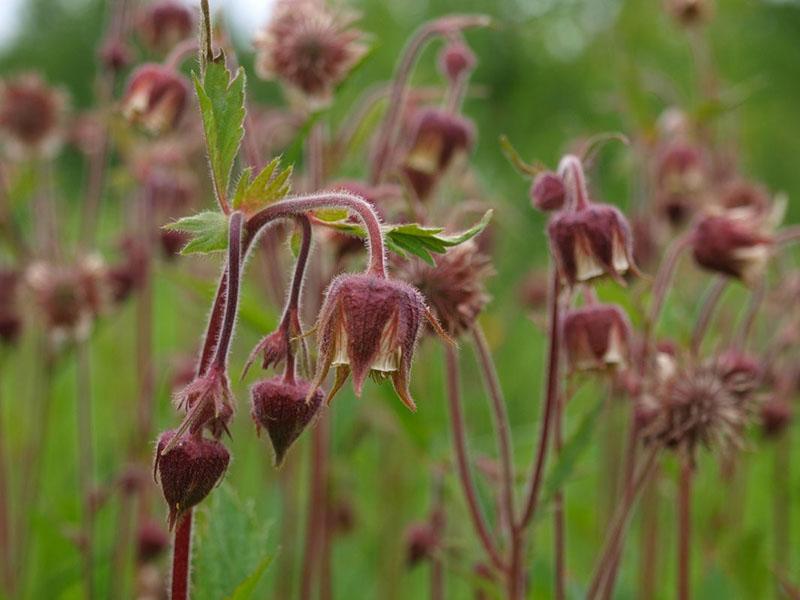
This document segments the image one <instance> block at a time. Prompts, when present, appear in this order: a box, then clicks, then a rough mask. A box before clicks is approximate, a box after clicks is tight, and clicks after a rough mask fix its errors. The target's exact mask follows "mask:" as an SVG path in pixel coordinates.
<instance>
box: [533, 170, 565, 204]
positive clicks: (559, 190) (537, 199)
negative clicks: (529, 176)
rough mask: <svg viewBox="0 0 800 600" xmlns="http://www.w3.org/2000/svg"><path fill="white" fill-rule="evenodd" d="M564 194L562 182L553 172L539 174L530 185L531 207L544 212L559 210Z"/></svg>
mask: <svg viewBox="0 0 800 600" xmlns="http://www.w3.org/2000/svg"><path fill="white" fill-rule="evenodd" d="M565 194H566V191H565V190H564V182H563V180H562V179H561V177H559V176H558V173H554V172H553V171H544V172H542V173H539V174H538V175H536V177H535V178H534V179H533V182H532V183H531V189H530V198H531V205H533V207H534V208H536V209H538V210H541V211H544V212H550V211H553V210H560V209H561V207H562V206H564V196H565Z"/></svg>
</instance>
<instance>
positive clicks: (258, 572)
mask: <svg viewBox="0 0 800 600" xmlns="http://www.w3.org/2000/svg"><path fill="white" fill-rule="evenodd" d="M271 562H272V556H267V557H265V558H264V560H262V561H261V562H260V563H258V566H257V567H256V568H255V570H254V571H253V572H252V573H250V575H248V576H247V578H246V579H245V580H244V581H242V583H240V584H239V585H238V586H236V589H235V590H234V591H233V594H231V595H230V596H229V597H228V600H249V598H252V597H253V593H254V592H255V590H256V585H258V582H259V581H260V580H261V576H262V575H263V574H264V571H266V570H267V567H269V564H270V563H271Z"/></svg>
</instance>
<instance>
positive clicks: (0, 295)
mask: <svg viewBox="0 0 800 600" xmlns="http://www.w3.org/2000/svg"><path fill="white" fill-rule="evenodd" d="M19 283H20V276H19V271H17V270H15V269H9V268H0V343H2V344H9V345H10V344H14V343H15V342H16V341H17V339H18V338H19V334H20V331H21V330H22V315H21V313H20V311H19V306H18V304H17V292H18V288H19Z"/></svg>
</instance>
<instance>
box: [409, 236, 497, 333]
mask: <svg viewBox="0 0 800 600" xmlns="http://www.w3.org/2000/svg"><path fill="white" fill-rule="evenodd" d="M434 262H435V264H434V265H433V266H431V265H429V264H427V263H423V262H422V261H420V260H413V259H412V260H407V261H404V262H403V264H402V265H401V266H400V267H399V269H398V270H397V273H396V274H397V277H398V279H402V280H403V281H407V282H408V283H410V284H411V285H413V286H414V287H415V288H416V289H418V290H419V291H420V292H421V293H422V295H423V296H424V298H425V300H427V302H428V305H429V306H430V308H431V310H432V311H433V314H434V315H435V316H436V318H437V320H438V321H439V323H441V325H442V328H443V329H444V330H445V331H446V332H447V334H448V335H449V336H451V337H454V338H455V337H458V336H460V335H461V334H463V333H465V332H467V331H469V330H470V329H472V326H473V325H474V324H475V320H476V319H477V318H478V315H479V314H480V313H481V311H483V309H484V307H485V306H486V305H487V304H488V303H489V300H490V296H489V294H488V293H487V291H486V279H487V278H488V277H490V276H491V275H493V274H494V268H493V267H492V263H491V260H490V259H489V257H488V256H486V255H484V254H482V253H481V252H480V251H479V250H478V246H477V245H476V244H475V243H474V242H472V241H469V242H467V243H465V244H461V245H460V246H455V247H454V248H450V249H449V250H448V251H447V252H446V253H445V254H439V255H437V256H436V257H434Z"/></svg>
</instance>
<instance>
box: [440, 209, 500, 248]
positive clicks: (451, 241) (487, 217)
mask: <svg viewBox="0 0 800 600" xmlns="http://www.w3.org/2000/svg"><path fill="white" fill-rule="evenodd" d="M493 214H494V211H493V210H492V209H489V210H487V211H486V212H485V213H483V217H481V220H480V221H478V222H477V223H475V225H473V226H472V227H470V228H469V229H467V230H466V231H462V232H461V233H459V234H456V235H444V236H438V237H439V239H440V240H442V241H443V242H444V243H445V244H447V245H448V246H458V245H459V244H463V243H464V242H466V241H468V240H471V239H472V238H474V237H475V236H476V235H478V234H479V233H480V232H481V231H483V230H484V229H486V226H487V225H489V221H491V220H492V215H493Z"/></svg>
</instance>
